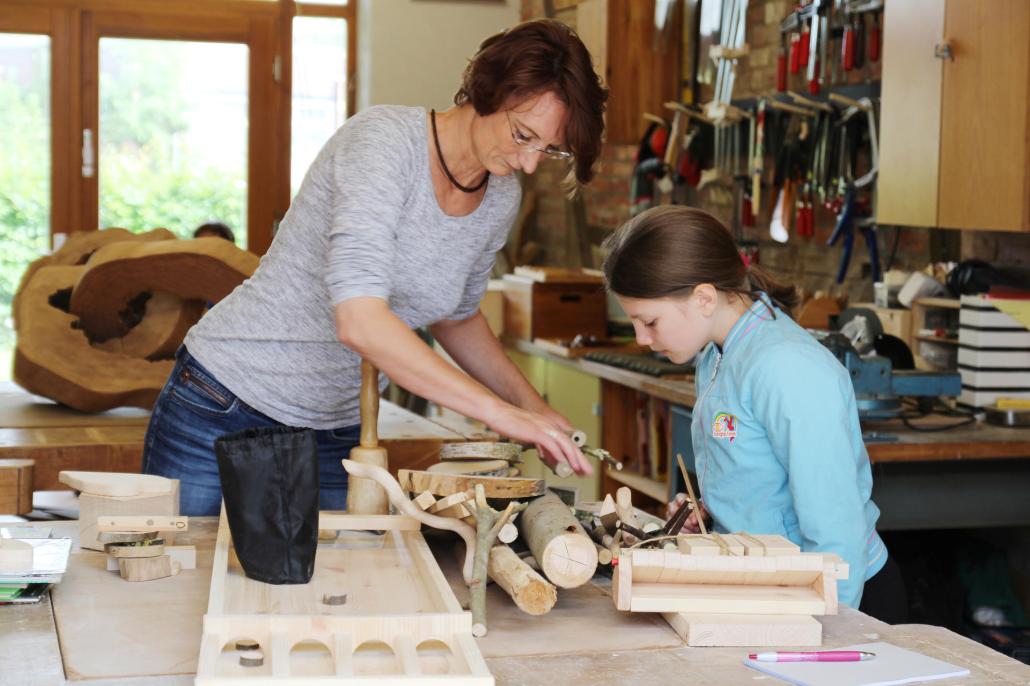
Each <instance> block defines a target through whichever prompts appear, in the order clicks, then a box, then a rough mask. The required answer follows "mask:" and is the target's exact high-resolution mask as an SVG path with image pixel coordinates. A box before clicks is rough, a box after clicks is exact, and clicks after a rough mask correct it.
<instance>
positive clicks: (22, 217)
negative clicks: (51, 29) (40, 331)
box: [0, 33, 51, 381]
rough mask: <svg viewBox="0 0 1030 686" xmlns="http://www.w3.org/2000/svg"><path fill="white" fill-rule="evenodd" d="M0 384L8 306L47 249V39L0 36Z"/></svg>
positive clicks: (5, 366) (10, 332) (4, 373)
mask: <svg viewBox="0 0 1030 686" xmlns="http://www.w3.org/2000/svg"><path fill="white" fill-rule="evenodd" d="M0 103H3V104H2V106H0V151H2V152H0V381H7V380H9V379H10V378H11V365H12V353H13V351H14V322H13V319H12V317H11V300H12V298H13V296H14V293H15V291H16V290H17V289H18V283H19V282H20V280H21V275H22V273H24V271H25V268H26V267H27V266H28V264H29V263H30V262H32V261H33V260H35V259H36V258H37V257H39V256H41V255H43V254H45V253H46V252H47V251H48V249H49V247H50V184H51V178H50V177H51V174H50V159H51V157H50V36H47V35H38V34H19V33H0Z"/></svg>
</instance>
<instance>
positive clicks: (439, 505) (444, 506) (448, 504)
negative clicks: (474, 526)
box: [426, 491, 472, 514]
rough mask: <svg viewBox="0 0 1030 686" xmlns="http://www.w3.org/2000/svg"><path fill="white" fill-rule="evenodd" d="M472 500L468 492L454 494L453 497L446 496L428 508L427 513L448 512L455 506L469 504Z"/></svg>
mask: <svg viewBox="0 0 1030 686" xmlns="http://www.w3.org/2000/svg"><path fill="white" fill-rule="evenodd" d="M471 499H472V494H471V493H469V492H467V491H462V492H461V493H452V494H451V495H448V496H444V497H443V498H440V499H439V500H437V501H436V503H435V504H434V505H433V506H432V507H429V508H426V512H428V513H429V514H436V513H438V512H440V511H441V510H448V509H450V508H452V507H454V506H455V505H461V504H462V503H465V502H468V501H469V500H471Z"/></svg>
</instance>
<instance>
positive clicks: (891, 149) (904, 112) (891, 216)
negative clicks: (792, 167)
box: [876, 0, 945, 226]
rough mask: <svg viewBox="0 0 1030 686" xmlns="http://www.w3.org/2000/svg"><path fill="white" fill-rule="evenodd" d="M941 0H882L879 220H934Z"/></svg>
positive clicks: (918, 223)
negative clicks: (937, 54)
mask: <svg viewBox="0 0 1030 686" xmlns="http://www.w3.org/2000/svg"><path fill="white" fill-rule="evenodd" d="M944 6H945V0H903V1H902V2H888V3H886V4H885V7H884V19H883V32H884V33H883V80H882V88H881V96H880V97H881V108H880V173H879V179H878V180H877V200H876V217H877V221H878V222H880V223H881V224H901V225H904V226H936V225H937V179H938V155H939V151H940V143H941V131H940V122H941V62H940V60H939V59H936V58H935V57H934V45H936V44H937V43H940V42H941V36H942V35H943V34H944Z"/></svg>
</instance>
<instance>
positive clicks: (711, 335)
mask: <svg viewBox="0 0 1030 686" xmlns="http://www.w3.org/2000/svg"><path fill="white" fill-rule="evenodd" d="M607 245H608V247H609V248H610V253H609V255H608V257H607V258H606V259H605V263H604V273H605V278H606V280H607V283H608V288H609V289H610V290H611V291H612V292H613V293H615V295H616V296H617V297H618V300H619V303H620V304H621V305H622V306H623V308H624V309H625V310H626V313H627V314H628V315H629V316H630V318H631V320H632V321H633V326H634V329H635V331H636V337H637V342H638V343H640V344H641V345H647V346H650V347H651V348H652V349H654V350H655V351H658V352H662V353H664V354H665V355H667V356H668V357H669V358H670V359H671V360H672V361H673V362H677V363H683V362H686V361H688V360H690V359H691V358H692V357H694V356H695V355H697V356H698V357H697V363H696V367H697V373H696V379H697V402H696V403H695V405H694V412H693V421H692V424H691V437H692V440H693V445H694V450H695V460H696V466H697V477H698V486H699V487H700V490H701V498H702V499H703V501H704V505H705V508H706V510H707V514H710V515H711V517H712V521H713V522H714V524H715V527H714V528H715V530H716V531H720V532H732V531H744V532H747V533H752V534H779V535H781V536H784V537H786V538H788V539H790V540H791V541H793V542H794V543H796V544H798V545H799V546H801V549H802V550H803V551H823V552H832V553H837V554H838V555H840V556H841V557H842V558H843V559H844V560H845V561H846V562H848V564H849V567H850V575H849V577H848V579H847V580H846V581H843V582H841V584H840V586H839V593H840V600H841V602H843V603H846V604H847V605H850V606H852V607H860V609H861V610H862V611H864V612H866V613H867V614H871V615H873V616H875V617H878V618H880V619H883V620H884V621H888V622H891V623H897V622H900V621H903V620H904V615H905V608H906V601H905V591H904V584H903V582H902V579H901V575H900V571H899V570H898V567H897V565H896V563H894V561H893V560H892V559H891V558H890V557H888V555H887V549H886V547H884V544H883V541H881V540H880V536H879V534H877V532H876V520H877V518H878V517H879V515H880V511H879V509H878V508H877V507H876V505H875V504H874V503H873V502H872V500H870V493H871V491H872V485H873V480H872V473H871V470H870V467H869V456H868V454H867V453H866V450H865V444H864V443H863V442H862V430H861V427H860V426H859V421H858V409H857V406H856V403H855V392H854V389H853V387H852V385H851V379H850V377H849V376H848V374H847V370H845V369H844V367H843V365H841V364H840V363H839V362H838V361H837V359H836V358H835V357H834V356H833V355H832V354H831V353H830V352H829V351H828V350H827V349H826V348H824V347H823V346H822V345H821V344H820V343H819V342H818V341H816V339H815V338H814V337H813V336H812V335H811V334H810V333H808V332H807V331H805V330H804V329H803V328H801V327H800V326H798V324H797V323H795V322H794V320H793V319H791V317H790V315H789V314H788V313H789V312H790V311H791V309H792V308H793V307H794V305H796V304H797V294H796V293H795V290H794V288H793V286H786V285H783V284H780V283H778V282H776V281H775V280H774V279H772V278H771V277H770V276H769V275H767V274H766V273H764V272H763V271H762V270H761V269H759V268H758V267H756V266H747V265H745V264H744V262H743V261H742V259H741V256H740V253H739V251H738V248H737V246H736V244H735V243H734V241H733V237H732V235H731V234H730V232H729V230H727V229H726V227H724V226H723V225H722V224H720V223H719V221H718V220H717V219H715V218H714V217H712V216H711V215H709V214H707V213H705V212H702V211H700V210H696V209H691V208H687V207H657V208H653V209H651V210H647V211H646V212H643V213H642V214H640V215H638V216H637V217H635V218H634V219H632V220H631V221H629V222H627V223H626V224H625V225H623V226H622V227H621V228H620V229H619V230H618V231H617V232H616V233H615V234H613V235H612V236H611V237H610V238H609V242H608V244H607ZM680 500H681V501H682V499H680ZM701 516H705V513H701ZM691 517H692V519H691V520H689V521H688V525H689V526H688V528H689V529H693V528H694V527H696V521H697V520H696V518H694V516H693V514H692V515H691Z"/></svg>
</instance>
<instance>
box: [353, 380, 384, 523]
mask: <svg viewBox="0 0 1030 686" xmlns="http://www.w3.org/2000/svg"><path fill="white" fill-rule="evenodd" d="M360 403H361V443H360V445H358V446H357V447H354V448H351V451H350V456H349V457H350V459H351V460H352V461H354V462H357V463H359V464H367V465H370V466H372V467H378V468H380V469H384V470H385V469H387V456H386V448H382V447H380V445H379V436H378V434H377V429H376V427H377V425H378V423H379V370H378V369H376V367H375V366H374V365H373V364H372V363H371V362H368V361H367V360H362V361H361V391H360ZM347 512H349V513H351V514H389V513H390V500H389V498H388V497H387V495H386V491H385V490H384V489H383V487H382V486H380V485H379V484H378V483H377V482H376V481H375V480H373V479H364V478H361V477H358V476H355V477H353V478H349V479H348V481H347Z"/></svg>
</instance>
